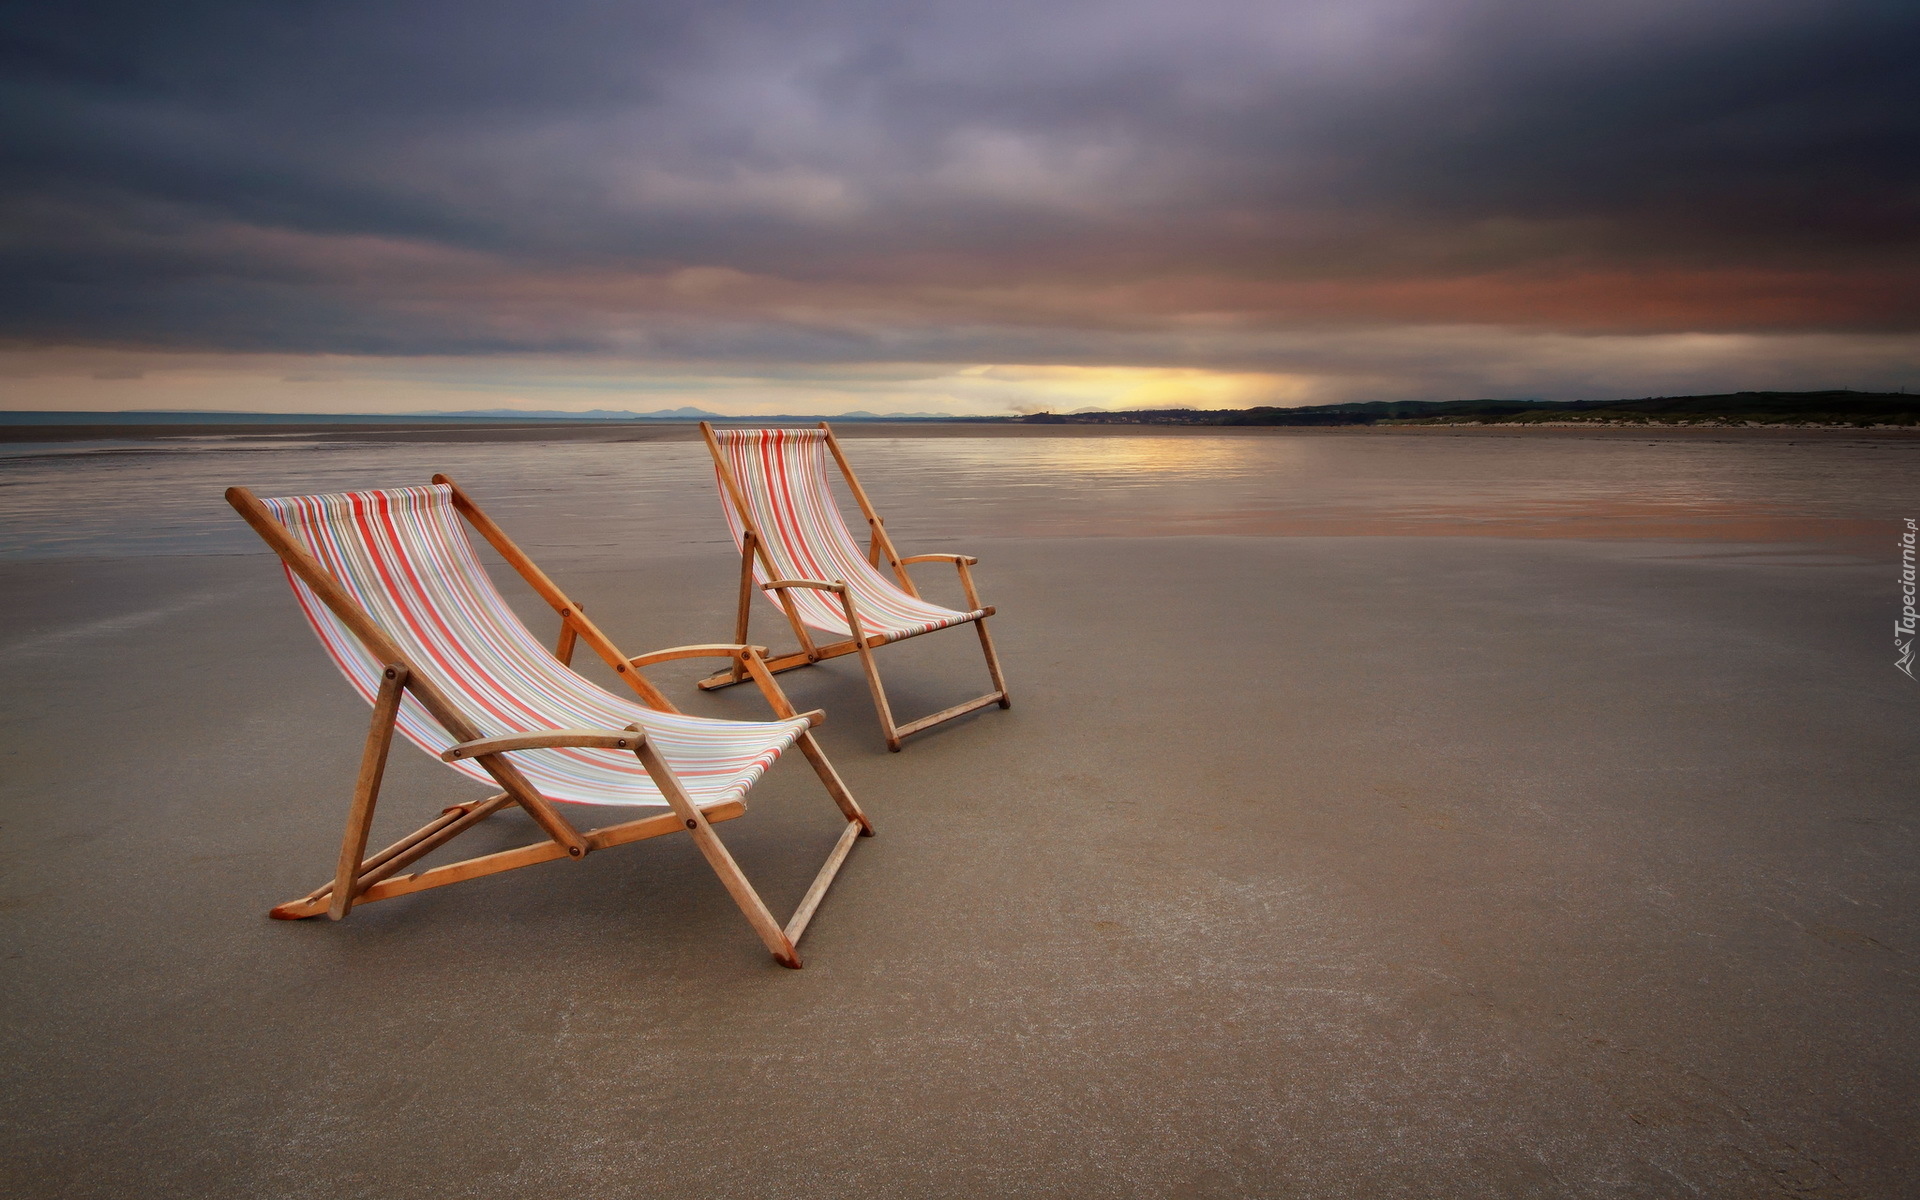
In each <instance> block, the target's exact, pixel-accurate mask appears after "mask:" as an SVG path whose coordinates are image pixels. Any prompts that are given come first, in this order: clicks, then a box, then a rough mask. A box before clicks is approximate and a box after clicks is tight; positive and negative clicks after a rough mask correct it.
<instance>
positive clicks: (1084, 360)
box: [0, 0, 1920, 413]
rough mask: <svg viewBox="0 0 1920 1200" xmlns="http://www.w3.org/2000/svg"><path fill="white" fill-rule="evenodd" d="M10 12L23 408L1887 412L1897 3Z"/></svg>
mask: <svg viewBox="0 0 1920 1200" xmlns="http://www.w3.org/2000/svg"><path fill="white" fill-rule="evenodd" d="M0 11H4V19H3V20H0V30H3V31H4V32H3V33H0V54H4V63H0V95H3V96H4V103H0V154H3V155H4V160H3V161H4V175H0V178H3V179H4V184H3V185H0V213H4V220H0V255H4V262H3V263H0V279H4V281H5V286H4V287H3V288H0V406H3V407H8V408H222V409H263V410H282V411H302V412H323V411H335V412H339V411H358V412H367V411H402V410H416V409H466V408H496V407H518V408H533V409H589V408H615V409H635V410H641V411H645V410H651V409H658V408H673V407H678V406H680V405H684V404H690V405H696V406H699V407H704V408H709V409H713V410H715V411H723V412H738V413H750V412H828V413H831V412H838V411H843V410H847V409H867V410H872V411H881V412H888V411H948V412H956V413H959V412H982V413H984V412H1006V411H1017V410H1033V409H1037V408H1053V409H1056V410H1068V409H1073V408H1082V407H1127V406H1133V407H1138V406H1166V405H1191V406H1195V407H1238V406H1243V405H1247V404H1257V403H1279V404H1300V403H1328V402H1334V401H1340V400H1349V399H1398V398H1422V399H1457V398H1468V397H1476V396H1546V397H1551V398H1556V399H1567V398H1612V397H1617V396H1637V395H1647V394H1655V393H1660V394H1672V393H1678V392H1685V391H1703V390H1704V391H1724V390H1733V389H1740V388H1767V387H1782V388H1803V387H1804V388H1812V387H1834V386H1843V387H1845V386H1850V387H1861V388H1893V387H1898V386H1908V387H1920V287H1917V286H1916V284H1920V271H1917V270H1916V266H1917V265H1920V150H1917V149H1916V148H1920V5H1915V4H1913V3H1912V2H1911V0H1897V2H1896V0H1882V2H1848V0H1609V2H1607V3H1594V2H1593V0H1581V2H1578V3H1563V2H1559V0H1514V2H1499V0H1488V2H1477V0H1337V2H1334V0H1263V2H1251V0H1181V2H1180V3H1177V4H1176V3H1169V2H1166V0H1160V2H1154V3H1148V2H1116V0H1087V2H1080V0H1042V2H1039V3H1036V2H1034V0H1020V2H1018V3H1007V2H1002V0H961V2H947V0H918V2H913V0H844V2H832V0H828V2H819V3H809V2H778V0H703V2H702V3H699V4H689V3H686V2H685V0H673V2H663V0H623V2H613V0H539V2H538V3H522V2H519V0H370V2H365V3H361V2H356V0H281V2H275V0H246V2H244V3H217V2H205V3H202V2H194V0H175V2H171V3H166V4H154V3H149V2H143V3H137V4H136V3H128V4H124V5H115V4H107V3H88V2H85V0H80V2H76V3H68V4H47V3H30V4H12V3H7V4H0Z"/></svg>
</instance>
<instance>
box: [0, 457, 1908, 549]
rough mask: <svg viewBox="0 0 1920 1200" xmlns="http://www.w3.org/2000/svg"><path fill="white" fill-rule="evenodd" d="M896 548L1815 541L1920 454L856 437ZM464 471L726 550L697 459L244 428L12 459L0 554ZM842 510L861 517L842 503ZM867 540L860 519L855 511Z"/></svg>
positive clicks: (624, 531)
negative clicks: (994, 541)
mask: <svg viewBox="0 0 1920 1200" xmlns="http://www.w3.org/2000/svg"><path fill="white" fill-rule="evenodd" d="M846 445H847V453H848V456H849V458H850V459H851V460H852V461H853V463H854V465H855V468H856V469H857V470H858V471H859V472H860V474H861V479H862V482H863V483H864V484H865V485H866V487H867V490H868V492H869V493H870V494H871V495H872V496H873V497H874V499H875V503H876V504H877V505H879V507H880V509H881V511H882V513H883V514H884V515H885V516H886V517H887V520H888V528H889V529H890V530H891V531H892V532H893V534H894V540H895V542H896V544H898V545H900V546H901V547H902V550H903V552H909V553H911V552H924V551H927V550H932V549H939V548H947V547H953V546H956V545H959V544H961V543H963V542H965V541H966V539H968V538H977V537H995V536H1046V535H1059V534H1071V535H1076V536H1101V535H1129V534H1130V535H1169V534H1171V535H1178V534H1241V535H1255V536H1299V535H1315V534H1348V535H1356V534H1357V535H1370V534H1375V535H1415V536H1448V535H1483V536H1502V537H1575V538H1607V539H1619V538H1626V539H1644V538H1666V539H1698V540H1710V541H1737V542H1780V543H1789V542H1791V543H1801V542H1806V543H1821V544H1824V545H1828V546H1834V547H1848V548H1853V549H1856V550H1859V551H1861V552H1869V553H1870V552H1872V551H1873V549H1874V548H1875V547H1877V546H1878V545H1879V543H1881V542H1882V541H1884V540H1885V538H1886V536H1887V533H1888V531H1890V530H1891V529H1892V528H1893V526H1894V523H1895V522H1896V521H1897V520H1898V519H1899V518H1902V517H1906V516H1911V515H1916V514H1920V442H1913V441H1905V440H1896V439H1886V440H1874V439H1861V438H1834V437H1818V438H1809V439H1807V440H1802V441H1782V440H1776V439H1759V438H1751V439H1749V438H1739V437H1729V438H1725V439H1692V438H1678V437H1660V436H1653V437H1649V438H1646V439H1644V440H1640V439H1627V438H1612V437H1608V438H1595V437H1583V436H1556V435H1553V434H1545V435H1544V436H1530V437H1481V436H1471V435H1468V436H1350V437H1349V436H1324V435H1322V436H1299V437H1289V436H1275V437H1204V436H1202V437H1194V436H1181V437H1155V436H1129V437H1099V438H1030V439H1029V438H957V437H941V438H926V439H922V438H912V437H903V438H861V439H857V440H852V441H849V442H848V443H847V444H846ZM436 471H440V472H445V473H447V474H450V475H452V476H453V477H454V478H455V479H458V480H459V481H460V482H461V484H462V485H463V486H465V487H466V488H467V489H468V490H469V491H470V492H471V493H473V495H474V496H475V497H476V498H477V499H479V500H480V501H481V502H482V503H483V504H484V505H486V507H487V508H488V510H489V511H490V512H491V513H493V515H494V516H495V517H496V518H497V519H498V520H500V522H501V523H502V524H503V525H504V526H506V527H507V529H508V530H509V531H510V532H512V533H513V534H514V535H515V536H516V537H518V538H520V539H521V540H522V541H523V542H525V543H526V544H527V545H528V546H530V547H532V546H545V547H567V548H568V549H569V550H570V551H571V552H572V553H574V554H576V555H579V554H586V555H591V554H593V553H595V552H596V551H598V550H600V549H603V548H604V549H605V551H606V552H608V553H618V554H629V553H632V552H634V551H635V550H648V549H652V550H659V549H662V548H665V547H669V546H685V545H696V544H705V543H722V544H723V543H725V542H726V540H727V535H726V530H725V527H724V525H723V524H722V521H721V516H720V509H719V501H718V497H717V493H716V491H715V488H714V482H713V475H712V469H711V467H710V465H709V462H708V459H707V455H706V451H705V449H704V448H703V447H702V446H701V445H700V444H699V443H698V442H694V441H688V442H685V443H680V442H645V443H620V442H579V441H556V442H512V443H473V442H466V443H444V442H430V443H420V442H409V443H368V442H364V441H344V440H343V441H318V442H316V441H311V440H304V439H299V438H290V437H285V436H282V437H272V436H252V435H247V436H238V437H206V438H164V439H155V440H149V441H133V440H129V441H90V442H75V443H53V444H45V443H43V444H37V445H20V446H9V447H5V448H0V557H4V558H42V557H66V556H96V555H114V556H122V555H156V554H232V553H253V552H264V548H263V547H262V546H261V545H260V543H259V542H258V541H257V540H256V539H255V537H254V535H253V534H252V533H251V532H250V531H249V530H248V529H247V528H246V527H245V526H244V525H243V524H242V523H241V522H240V520H239V519H238V518H237V517H236V516H235V515H234V513H233V512H232V510H231V509H229V508H228V506H227V505H226V503H225V501H224V500H223V499H222V496H221V493H222V491H223V490H224V489H225V488H226V487H227V486H228V485H230V484H242V485H245V486H247V487H249V488H252V489H253V490H254V491H256V492H257V493H259V494H261V495H285V494H291V493H299V492H317V491H337V490H345V489H352V488H368V487H383V486H394V485H398V484H405V483H422V482H425V481H426V480H427V479H428V478H429V477H430V476H432V474H433V473H434V472H436ZM848 507H849V509H850V508H851V506H850V505H848ZM852 524H853V527H854V528H856V529H857V528H859V527H860V522H858V521H857V520H856V521H854V522H852Z"/></svg>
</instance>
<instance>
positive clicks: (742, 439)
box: [700, 421, 1013, 750]
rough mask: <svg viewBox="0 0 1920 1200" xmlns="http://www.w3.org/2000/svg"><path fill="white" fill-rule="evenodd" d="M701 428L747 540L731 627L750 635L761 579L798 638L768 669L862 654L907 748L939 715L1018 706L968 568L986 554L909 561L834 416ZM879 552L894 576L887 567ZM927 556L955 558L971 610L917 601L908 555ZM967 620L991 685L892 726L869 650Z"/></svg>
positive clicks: (726, 679)
mask: <svg viewBox="0 0 1920 1200" xmlns="http://www.w3.org/2000/svg"><path fill="white" fill-rule="evenodd" d="M700 432H701V434H702V435H704V436H705V438H706V440H707V449H708V450H709V451H711V452H712V454H713V465H714V471H715V473H716V474H717V475H718V476H719V481H720V491H721V501H722V506H723V507H724V508H725V509H726V513H727V526H728V528H730V529H731V530H732V531H733V540H734V544H735V545H737V546H739V547H740V609H739V615H738V619H737V620H736V622H735V626H734V631H735V633H736V634H737V635H738V640H740V641H745V640H746V636H747V623H748V620H749V618H750V616H751V611H752V607H753V592H754V590H755V589H756V588H758V589H759V590H760V591H761V592H762V594H764V595H766V596H767V598H768V599H769V600H772V601H773V602H774V603H775V604H777V605H778V606H779V607H780V610H781V611H782V612H783V613H785V614H786V618H787V622H788V624H790V625H791V626H792V627H793V633H794V636H795V637H796V638H798V639H799V641H800V649H799V650H797V651H795V652H794V653H791V654H785V655H780V656H778V657H776V658H771V659H768V660H767V668H768V670H770V671H775V672H778V671H791V670H793V669H795V668H797V667H804V666H809V665H811V664H813V663H817V662H819V661H821V660H822V659H828V658H837V657H839V656H841V655H843V654H858V655H859V656H860V666H861V667H862V669H863V670H864V671H865V672H866V676H867V687H868V688H869V689H870V690H871V691H872V692H873V707H874V710H875V712H876V713H877V714H878V715H879V717H880V730H881V732H882V733H884V734H885V735H886V738H887V749H889V750H898V749H900V743H901V741H902V740H903V739H905V738H907V737H909V736H911V735H913V734H916V733H919V732H920V731H921V730H923V729H930V728H932V727H933V726H935V725H938V724H940V723H941V722H942V721H951V720H953V719H954V718H955V717H958V716H962V715H964V714H966V713H970V712H972V711H974V710H975V709H979V708H985V707H986V706H987V705H989V704H998V705H999V706H1000V707H1001V708H1007V707H1010V706H1011V705H1012V703H1013V701H1012V700H1011V699H1010V698H1009V697H1008V695H1007V685H1006V681H1005V680H1004V679H1002V678H1001V675H1000V658H999V656H998V655H997V654H995V653H994V650H993V639H992V637H991V636H989V635H988V633H987V618H988V617H990V616H992V615H993V611H994V610H993V608H992V607H991V606H984V607H983V606H982V605H981V603H980V597H979V596H978V594H976V593H975V591H974V588H973V574H972V573H971V572H970V571H968V570H967V568H968V567H970V566H972V565H973V564H974V563H976V562H979V561H980V560H979V559H977V558H972V557H969V556H968V555H965V554H917V555H914V556H913V557H911V558H901V557H900V555H899V554H898V553H897V552H896V551H895V550H894V548H893V541H892V539H890V538H889V537H887V528H886V525H885V523H884V522H882V521H881V519H880V517H879V515H878V514H876V513H875V512H874V511H873V502H872V501H870V500H868V499H867V493H866V490H865V489H864V488H862V487H861V486H860V481H859V480H858V479H856V478H854V474H853V468H852V467H850V466H848V465H847V456H846V455H845V454H843V453H841V451H840V443H839V442H838V441H836V440H835V439H834V436H833V430H832V429H831V428H829V427H828V426H827V424H826V422H824V421H822V422H821V423H820V428H818V429H715V428H714V427H713V426H712V425H710V424H708V423H707V422H705V421H702V422H700ZM828 454H831V455H833V461H834V462H835V463H836V464H837V465H838V466H839V468H840V473H841V475H842V476H844V477H845V479H846V481H847V487H848V489H849V490H851V491H852V493H853V498H854V501H855V502H856V503H857V504H859V506H860V511H861V512H862V513H863V514H865V516H866V518H867V527H868V528H869V529H870V530H871V531H872V534H871V537H870V539H869V542H868V546H867V550H866V552H865V553H864V554H863V553H862V552H861V551H860V548H859V546H858V545H857V544H856V543H855V542H854V539H853V535H852V534H850V533H849V532H848V531H847V526H846V522H844V521H842V520H841V519H840V510H839V508H838V507H836V506H835V504H834V501H833V493H832V491H831V489H830V488H829V487H828V484H827V455H828ZM883 555H884V556H885V558H886V562H887V567H888V569H889V570H890V571H891V572H892V578H888V576H886V575H883V574H881V572H880V570H879V566H880V560H881V557H882V556H883ZM921 562H950V563H952V564H953V565H954V567H955V568H956V569H957V570H958V571H959V572H960V586H961V589H962V590H963V591H964V592H965V593H966V597H967V605H968V607H969V609H970V611H968V612H956V611H954V610H953V609H950V608H942V607H940V606H939V605H937V604H929V603H928V602H927V601H925V600H923V599H921V598H920V592H919V589H917V588H915V587H914V586H913V579H912V578H911V577H910V576H909V575H908V574H907V566H908V564H910V563H921ZM969 622H971V623H972V625H973V627H974V630H975V631H976V632H978V633H979V635H980V649H981V651H982V652H983V653H984V654H985V655H986V657H987V674H988V675H990V676H991V677H992V678H993V691H991V692H989V693H987V694H986V695H984V696H981V697H979V698H978V699H975V700H969V701H967V702H966V703H965V704H956V705H954V706H953V707H952V708H949V709H943V710H942V711H940V712H937V713H934V714H933V715H932V716H930V717H921V718H920V719H919V720H917V721H909V722H907V723H906V724H905V725H896V724H894V721H893V710H892V709H891V708H890V707H888V705H887V693H886V690H885V689H884V688H882V687H881V685H880V673H879V672H878V671H877V670H875V669H874V665H873V651H874V650H875V649H876V648H877V647H880V646H884V645H886V644H887V643H889V642H897V641H901V640H903V639H905V638H910V637H918V636H919V635H920V634H923V633H932V632H933V631H934V630H936V629H946V628H948V627H949V626H953V625H964V624H967V623H969ZM809 626H811V627H812V628H814V629H818V630H821V631H823V632H825V633H827V634H830V635H832V636H833V637H835V638H839V639H843V640H840V641H834V642H830V643H828V644H827V645H820V644H818V643H816V642H815V641H814V640H813V638H812V636H811V635H810V634H808V632H807V629H808V627H809ZM856 630H857V631H858V632H857V633H856V632H855V631H856ZM746 678H747V677H746V675H745V673H744V671H743V669H742V668H741V666H740V665H739V664H737V663H736V664H734V665H733V666H730V667H728V668H727V669H726V670H724V671H721V672H719V673H718V674H715V675H712V676H710V677H708V678H706V679H703V680H701V681H700V686H701V687H703V688H709V689H711V688H721V687H727V686H730V685H732V684H736V683H742V682H744V681H745V680H746Z"/></svg>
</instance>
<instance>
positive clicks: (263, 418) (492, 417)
mask: <svg viewBox="0 0 1920 1200" xmlns="http://www.w3.org/2000/svg"><path fill="white" fill-rule="evenodd" d="M962 419H965V418H959V417H955V416H953V415H952V414H951V413H930V412H916V413H871V412H866V411H856V412H847V413H817V414H812V415H805V414H792V413H778V414H773V415H770V416H759V415H754V416H748V417H730V416H727V415H726V414H725V413H716V412H708V411H707V410H706V409H703V408H663V409H661V410H659V411H658V412H644V413H637V412H626V411H623V410H618V409H607V408H597V409H592V410H590V411H588V412H561V411H558V410H549V411H544V412H535V411H529V410H527V409H522V408H493V409H469V410H465V411H461V412H446V411H433V412H410V413H257V412H208V411H192V410H180V409H148V410H143V411H125V412H58V411H54V410H50V409H38V410H20V411H6V410H0V425H393V424H422V423H434V424H439V423H449V424H451V423H455V422H468V421H476V422H477V421H735V422H738V421H755V422H762V421H954V420H962Z"/></svg>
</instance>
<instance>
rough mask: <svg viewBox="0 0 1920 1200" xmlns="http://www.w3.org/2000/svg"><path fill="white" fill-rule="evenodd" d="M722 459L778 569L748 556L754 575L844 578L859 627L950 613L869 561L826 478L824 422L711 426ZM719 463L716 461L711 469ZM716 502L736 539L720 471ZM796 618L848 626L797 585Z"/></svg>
mask: <svg viewBox="0 0 1920 1200" xmlns="http://www.w3.org/2000/svg"><path fill="white" fill-rule="evenodd" d="M713 437H714V441H715V443H716V444H717V445H718V446H719V448H720V456H721V460H722V462H724V463H725V465H726V469H727V470H728V471H731V472H732V474H733V478H734V480H735V481H736V482H737V483H738V484H739V485H740V492H741V498H742V499H743V500H744V501H745V502H746V505H747V515H748V518H749V519H751V521H752V522H753V528H754V530H755V531H756V532H757V533H758V534H759V537H760V544H761V546H762V547H763V548H764V550H765V551H766V555H767V558H768V559H770V560H772V563H773V569H774V570H775V571H776V572H778V573H777V574H775V575H768V574H767V572H766V564H765V563H763V562H761V561H760V560H758V559H756V560H755V561H754V578H755V579H756V580H758V581H759V582H760V583H762V584H765V583H766V582H767V581H768V580H770V579H819V580H824V581H826V582H828V583H845V584H846V585H847V586H848V588H849V589H850V590H851V591H852V592H853V598H854V603H855V605H856V606H857V607H858V608H859V610H860V616H861V619H862V622H863V623H864V624H866V625H868V626H869V628H868V629H867V630H866V631H865V632H866V633H868V634H874V633H881V632H887V633H898V632H900V631H904V630H911V631H914V632H919V631H921V630H922V629H936V628H939V627H940V626H942V625H945V624H948V623H950V621H951V619H952V617H953V616H954V614H953V613H952V612H951V611H950V610H947V609H943V608H940V607H939V606H937V605H932V604H928V603H926V602H925V601H923V600H920V599H918V598H917V597H914V596H910V595H908V594H907V593H906V592H904V591H902V590H901V589H900V586H899V585H898V584H897V583H895V582H894V581H893V580H892V579H889V578H887V576H885V575H883V574H881V573H880V571H879V570H877V569H876V568H875V567H874V565H873V564H872V563H871V562H869V561H868V559H867V556H866V554H865V553H863V552H862V551H861V549H860V547H859V545H858V543H856V542H855V541H854V538H853V535H852V534H851V533H849V532H848V531H847V525H846V522H845V521H844V520H842V519H841V516H840V509H839V508H838V506H837V505H835V503H834V499H833V492H832V489H831V488H830V487H829V486H828V481H827V434H826V431H825V430H823V429H715V430H713ZM719 465H720V464H719V463H716V464H715V468H716V472H717V471H718V468H719ZM720 502H721V507H722V508H724V509H725V510H726V514H727V528H728V529H729V530H730V531H731V532H732V533H733V542H734V545H736V546H743V545H744V544H745V539H746V522H745V520H743V519H742V516H741V513H740V512H739V510H738V509H737V508H736V506H735V505H734V503H733V501H732V499H731V498H730V497H729V495H728V488H727V483H726V479H725V478H724V477H721V478H720ZM788 595H789V596H790V597H791V599H792V601H793V604H794V607H795V609H796V611H797V612H798V614H799V616H800V619H801V620H802V621H805V622H806V623H807V624H809V625H811V626H813V627H814V628H816V629H825V630H829V631H832V632H835V633H845V632H847V621H846V614H845V613H844V612H843V611H842V610H841V608H840V602H839V600H838V599H837V598H835V597H834V596H833V595H832V594H831V593H827V592H820V591H811V590H807V589H803V588H795V589H791V590H789V592H788Z"/></svg>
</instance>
